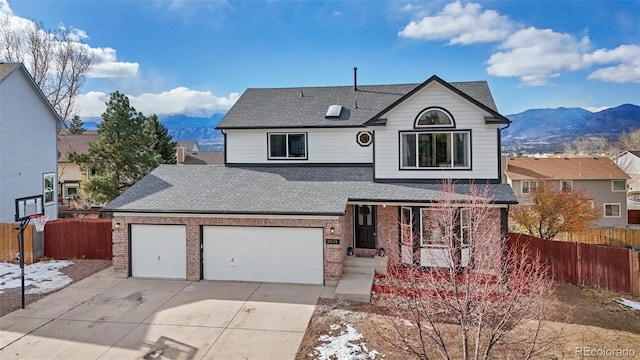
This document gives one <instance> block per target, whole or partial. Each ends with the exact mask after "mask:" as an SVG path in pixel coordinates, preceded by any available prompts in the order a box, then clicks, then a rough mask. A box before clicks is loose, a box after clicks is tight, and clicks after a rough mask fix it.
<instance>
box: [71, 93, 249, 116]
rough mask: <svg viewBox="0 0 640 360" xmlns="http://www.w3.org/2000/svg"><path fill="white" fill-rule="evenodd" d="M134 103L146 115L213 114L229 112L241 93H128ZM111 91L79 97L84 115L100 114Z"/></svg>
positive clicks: (82, 114)
mask: <svg viewBox="0 0 640 360" xmlns="http://www.w3.org/2000/svg"><path fill="white" fill-rule="evenodd" d="M127 96H128V97H129V101H130V103H131V106H133V107H134V108H136V110H138V111H140V112H142V113H144V114H145V115H151V114H156V115H170V114H185V115H189V116H197V117H209V116H211V115H213V114H214V113H216V112H221V111H226V110H228V109H229V108H230V107H231V106H233V104H234V103H235V102H236V101H237V100H238V98H239V97H240V94H238V93H235V92H234V93H231V94H229V95H227V96H223V97H219V96H215V95H213V94H212V93H211V92H210V91H198V90H192V89H188V88H186V87H177V88H175V89H172V90H169V91H165V92H162V93H143V94H140V95H138V96H132V95H127ZM108 100H109V94H105V93H103V92H95V91H94V92H89V93H86V94H83V95H80V96H79V97H78V104H79V105H80V109H81V114H80V116H81V117H97V116H100V115H102V113H103V112H104V110H105V109H106V105H105V102H107V101H108Z"/></svg>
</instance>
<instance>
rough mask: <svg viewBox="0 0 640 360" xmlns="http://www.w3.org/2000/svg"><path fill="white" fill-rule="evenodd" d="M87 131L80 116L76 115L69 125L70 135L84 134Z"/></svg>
mask: <svg viewBox="0 0 640 360" xmlns="http://www.w3.org/2000/svg"><path fill="white" fill-rule="evenodd" d="M85 131H87V129H85V128H84V122H82V120H80V116H78V115H74V116H73V118H72V119H71V123H70V124H69V134H82V133H84V132H85Z"/></svg>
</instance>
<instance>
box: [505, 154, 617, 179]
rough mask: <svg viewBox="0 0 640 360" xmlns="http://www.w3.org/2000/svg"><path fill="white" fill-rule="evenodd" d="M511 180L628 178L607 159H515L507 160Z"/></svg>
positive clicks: (508, 174) (507, 172) (507, 173)
mask: <svg viewBox="0 0 640 360" xmlns="http://www.w3.org/2000/svg"><path fill="white" fill-rule="evenodd" d="M506 175H507V176H508V177H509V178H510V179H511V180H528V179H548V180H615V179H618V180H619V179H627V178H629V176H627V174H625V173H624V171H622V169H620V168H619V167H618V166H617V165H616V164H615V163H614V162H613V161H611V159H609V158H608V157H604V156H602V157H572V158H567V157H553V158H533V157H518V158H509V159H508V160H507V171H506Z"/></svg>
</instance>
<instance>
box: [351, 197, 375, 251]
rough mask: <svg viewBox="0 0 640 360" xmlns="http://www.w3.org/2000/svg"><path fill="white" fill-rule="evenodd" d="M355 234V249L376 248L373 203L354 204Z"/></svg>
mask: <svg viewBox="0 0 640 360" xmlns="http://www.w3.org/2000/svg"><path fill="white" fill-rule="evenodd" d="M354 219H355V226H354V228H355V234H356V248H357V249H375V248H376V207H375V206H373V205H355V206H354Z"/></svg>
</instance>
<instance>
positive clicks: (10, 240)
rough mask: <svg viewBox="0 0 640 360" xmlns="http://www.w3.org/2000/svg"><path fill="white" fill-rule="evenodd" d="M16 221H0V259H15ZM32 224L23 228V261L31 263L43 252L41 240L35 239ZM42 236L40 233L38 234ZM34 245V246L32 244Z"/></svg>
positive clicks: (16, 252)
mask: <svg viewBox="0 0 640 360" xmlns="http://www.w3.org/2000/svg"><path fill="white" fill-rule="evenodd" d="M18 227H19V225H18V223H0V261H15V260H16V254H18V253H19V252H20V249H19V248H18V230H17V229H16V228H18ZM36 234H38V233H36V232H35V231H33V226H31V225H30V226H27V228H26V229H24V234H23V236H24V237H23V238H24V263H25V264H31V263H33V261H34V260H36V259H38V258H39V257H41V256H42V254H43V249H42V242H41V241H40V242H38V241H34V240H37V237H34V236H36ZM38 235H39V236H42V234H38ZM34 245H35V246H34Z"/></svg>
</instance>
